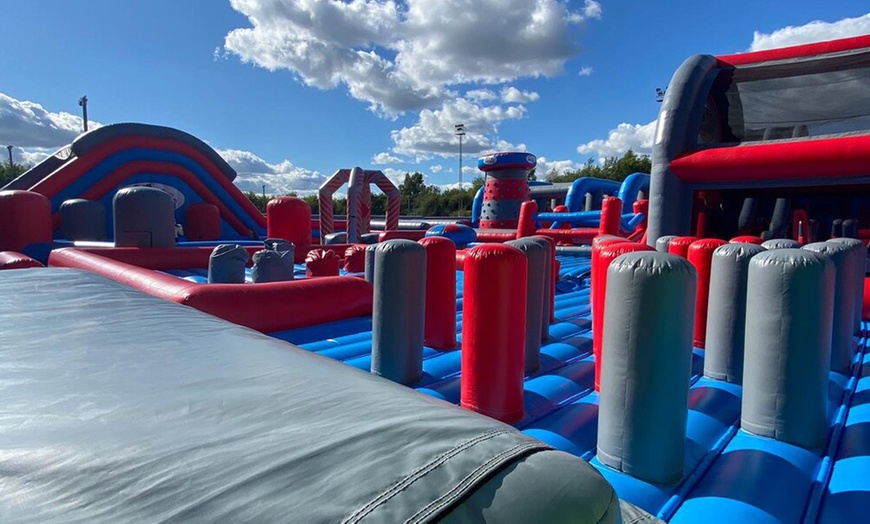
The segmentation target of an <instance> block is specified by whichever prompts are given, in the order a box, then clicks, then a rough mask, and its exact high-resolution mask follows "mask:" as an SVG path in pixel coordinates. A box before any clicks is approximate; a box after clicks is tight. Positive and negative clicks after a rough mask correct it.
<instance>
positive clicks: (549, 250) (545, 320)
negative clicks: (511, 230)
mask: <svg viewBox="0 0 870 524" xmlns="http://www.w3.org/2000/svg"><path fill="white" fill-rule="evenodd" d="M528 238H531V239H533V240H535V241H537V242H538V243H539V244H540V245H541V246H543V247H544V250H545V251H546V255H545V257H546V259H547V260H549V261H550V263H549V264H545V267H544V282H546V289H547V290H549V288H550V280H551V279H552V278H553V264H552V261H553V245H552V244H550V240H548V239H547V238H544V237H540V236H537V235H536V236H531V237H528ZM593 242H594V240H593ZM548 293H549V291H545V292H544V305H543V307H542V308H541V340H542V341H544V342H546V341H547V340H549V339H550V313H551V312H550V305H551V304H550V297H549V296H548ZM527 300H528V298H527Z"/></svg>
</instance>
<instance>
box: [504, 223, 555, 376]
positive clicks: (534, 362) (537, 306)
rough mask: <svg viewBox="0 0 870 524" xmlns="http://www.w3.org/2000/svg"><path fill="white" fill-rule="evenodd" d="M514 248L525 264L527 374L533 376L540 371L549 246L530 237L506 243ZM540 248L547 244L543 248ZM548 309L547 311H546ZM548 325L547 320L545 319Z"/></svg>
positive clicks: (548, 298)
mask: <svg viewBox="0 0 870 524" xmlns="http://www.w3.org/2000/svg"><path fill="white" fill-rule="evenodd" d="M505 243H506V244H508V245H510V246H514V247H515V248H517V249H519V250H520V251H522V252H523V253H525V255H526V262H527V263H528V266H527V267H528V280H527V281H526V353H525V356H526V359H525V372H526V374H530V373H534V372H535V371H537V370H538V369H539V368H540V367H541V322H542V320H543V317H542V315H541V312H542V311H543V309H544V302H545V300H544V295H545V293H546V302H547V303H548V304H549V302H550V280H549V279H547V280H545V278H546V267H547V266H551V267H552V263H551V261H550V258H549V257H547V252H548V251H549V249H547V248H548V247H549V243H548V242H547V241H546V240H543V239H535V238H532V237H527V238H521V239H519V240H511V241H509V242H505ZM542 244H546V245H547V248H545V247H544V246H543V245H542ZM548 309H549V308H548ZM547 320H548V321H549V320H550V319H549V317H547Z"/></svg>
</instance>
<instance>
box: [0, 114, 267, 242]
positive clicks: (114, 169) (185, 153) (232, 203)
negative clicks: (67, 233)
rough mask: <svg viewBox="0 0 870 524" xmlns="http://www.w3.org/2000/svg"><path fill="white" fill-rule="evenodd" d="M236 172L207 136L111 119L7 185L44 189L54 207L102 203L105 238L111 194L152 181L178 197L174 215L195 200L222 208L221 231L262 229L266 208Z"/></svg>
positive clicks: (244, 234)
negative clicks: (251, 197) (73, 202)
mask: <svg viewBox="0 0 870 524" xmlns="http://www.w3.org/2000/svg"><path fill="white" fill-rule="evenodd" d="M235 178H236V172H235V171H234V170H233V168H232V167H230V165H229V164H227V162H226V160H224V159H223V158H222V157H221V156H220V155H219V154H218V153H217V152H216V151H215V150H214V149H212V148H211V147H209V146H208V144H206V143H205V142H203V141H202V140H200V139H198V138H196V137H194V136H192V135H190V134H188V133H185V132H183V131H179V130H177V129H172V128H168V127H161V126H154V125H148V124H112V125H108V126H104V127H100V128H98V129H95V130H93V131H90V132H88V133H85V134H83V135H80V136H79V137H78V138H76V139H75V140H74V141H73V143H72V144H70V145H68V146H66V147H64V148H62V149H60V150H59V151H58V152H56V153H55V154H54V155H52V156H50V157H48V158H46V159H45V160H43V161H42V162H40V163H39V164H37V165H36V166H34V167H33V168H32V169H30V170H28V171H27V172H25V173H24V174H22V175H21V176H20V177H18V178H16V179H15V180H13V181H12V182H10V183H9V184H7V185H6V186H5V187H3V189H20V190H29V191H34V192H37V193H40V194H42V195H45V196H46V197H48V198H49V200H50V201H51V206H52V211H53V212H54V213H55V217H54V218H55V221H54V224H55V231H56V233H55V236H56V237H57V235H58V226H59V224H60V218H59V215H58V210H59V209H60V206H61V204H63V202H65V201H67V200H71V199H77V198H84V199H87V200H93V201H97V202H100V203H101V204H103V206H104V207H105V211H106V224H107V229H108V230H107V232H106V234H107V238H109V239H111V237H112V230H113V226H112V198H113V197H114V195H115V193H117V192H118V190H119V189H122V188H124V187H129V186H134V185H148V186H153V187H157V188H159V189H162V190H164V191H166V192H168V193H169V194H170V195H171V196H172V197H173V200H174V202H175V208H176V209H175V212H176V222H177V223H179V224H182V225H183V224H184V223H185V220H184V217H185V211H186V210H187V208H188V206H190V204H193V203H197V202H207V203H209V204H212V205H214V206H216V207H217V208H218V210H219V211H220V217H221V238H224V239H243V238H256V237H259V236H262V235H265V227H266V220H265V218H264V217H263V214H262V213H261V212H260V211H259V210H258V209H257V208H256V207H255V206H254V205H253V204H252V203H251V202H250V201H249V200H248V199H247V198H246V197H245V195H244V194H243V193H242V192H241V191H240V190H239V189H238V188H237V187H236V186H235V185H234V184H233V180H235Z"/></svg>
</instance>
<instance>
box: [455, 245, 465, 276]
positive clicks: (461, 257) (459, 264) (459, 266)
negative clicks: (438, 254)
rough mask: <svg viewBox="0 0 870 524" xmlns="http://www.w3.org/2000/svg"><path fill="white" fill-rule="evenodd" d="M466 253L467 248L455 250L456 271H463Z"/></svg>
mask: <svg viewBox="0 0 870 524" xmlns="http://www.w3.org/2000/svg"><path fill="white" fill-rule="evenodd" d="M466 253H468V250H467V249H457V250H456V271H465V254H466Z"/></svg>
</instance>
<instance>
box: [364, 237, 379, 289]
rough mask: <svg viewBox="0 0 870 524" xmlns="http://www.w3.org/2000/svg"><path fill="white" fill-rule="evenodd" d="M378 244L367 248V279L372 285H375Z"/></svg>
mask: <svg viewBox="0 0 870 524" xmlns="http://www.w3.org/2000/svg"><path fill="white" fill-rule="evenodd" d="M377 248H378V245H377V244H372V245H369V246H366V255H365V258H366V261H365V272H366V274H365V279H366V282H368V283H369V284H371V285H375V249H377Z"/></svg>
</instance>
